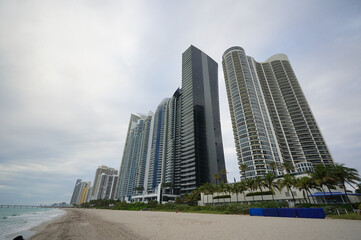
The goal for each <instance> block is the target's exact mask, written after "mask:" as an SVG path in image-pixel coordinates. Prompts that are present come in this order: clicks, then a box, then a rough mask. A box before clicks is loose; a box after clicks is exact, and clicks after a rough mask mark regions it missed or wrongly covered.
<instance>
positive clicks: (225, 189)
mask: <svg viewBox="0 0 361 240" xmlns="http://www.w3.org/2000/svg"><path fill="white" fill-rule="evenodd" d="M218 187H219V192H220V193H223V194H227V193H228V190H229V188H228V184H225V183H221V184H219V185H218ZM223 202H226V199H225V198H223Z"/></svg>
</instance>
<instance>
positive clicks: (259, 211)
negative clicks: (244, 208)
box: [249, 208, 263, 216]
mask: <svg viewBox="0 0 361 240" xmlns="http://www.w3.org/2000/svg"><path fill="white" fill-rule="evenodd" d="M249 215H250V216H263V211H262V208H250V209H249Z"/></svg>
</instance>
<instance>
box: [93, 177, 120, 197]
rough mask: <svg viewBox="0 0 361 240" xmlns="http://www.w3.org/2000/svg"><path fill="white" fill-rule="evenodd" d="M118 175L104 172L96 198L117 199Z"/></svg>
mask: <svg viewBox="0 0 361 240" xmlns="http://www.w3.org/2000/svg"><path fill="white" fill-rule="evenodd" d="M117 183H118V175H108V174H105V173H102V175H101V178H100V183H99V189H98V191H97V192H98V194H97V197H96V199H115V198H116V192H115V190H116V186H117Z"/></svg>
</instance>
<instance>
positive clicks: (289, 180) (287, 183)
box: [278, 174, 296, 202]
mask: <svg viewBox="0 0 361 240" xmlns="http://www.w3.org/2000/svg"><path fill="white" fill-rule="evenodd" d="M278 183H279V187H280V190H282V189H283V188H284V187H286V188H287V190H288V192H291V195H292V199H293V202H296V200H295V196H294V195H293V192H292V187H294V185H295V183H296V180H295V177H293V176H291V175H290V174H285V175H284V176H283V179H280V180H279V181H278Z"/></svg>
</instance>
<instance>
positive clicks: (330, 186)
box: [178, 162, 361, 204]
mask: <svg viewBox="0 0 361 240" xmlns="http://www.w3.org/2000/svg"><path fill="white" fill-rule="evenodd" d="M269 165H270V167H271V168H272V169H273V172H276V168H278V166H277V165H276V163H275V162H273V163H270V164H269ZM247 168H248V167H247V165H244V164H241V165H240V170H241V171H242V173H243V176H245V179H244V180H243V181H240V182H236V183H234V184H226V182H225V181H223V182H219V180H220V179H221V175H225V174H226V172H225V170H224V171H223V170H222V171H221V173H220V174H215V175H214V176H213V177H214V179H215V180H216V184H211V183H205V184H203V185H202V186H200V187H198V188H197V189H195V190H194V191H193V192H192V193H191V194H187V195H184V196H182V198H180V199H179V200H178V201H179V202H182V203H187V204H196V202H197V201H198V200H199V198H200V194H201V193H204V194H205V195H207V197H208V195H212V196H213V194H214V193H224V194H225V195H223V196H219V197H218V198H230V197H231V196H230V194H231V193H233V194H236V197H237V202H238V200H239V199H238V198H239V194H243V200H244V201H246V196H252V198H253V201H254V196H257V195H259V196H261V199H262V201H263V200H264V199H263V196H264V195H272V199H273V200H274V195H275V192H276V191H279V192H281V191H282V190H283V189H284V188H286V189H287V191H288V192H290V193H291V195H292V199H293V201H295V197H294V194H293V191H292V190H293V189H299V190H300V191H302V192H303V193H304V194H303V196H304V199H305V202H307V203H310V204H312V203H313V204H316V201H315V199H314V198H313V196H312V194H311V190H312V189H317V190H318V191H320V192H323V194H324V196H325V194H326V191H327V192H329V193H330V195H331V199H333V201H334V202H335V198H334V197H333V193H332V190H334V189H335V187H336V186H339V187H341V188H342V189H343V191H344V193H345V196H346V200H347V202H348V203H351V201H350V199H349V197H348V195H347V189H346V184H349V185H350V186H351V187H353V188H354V189H356V192H359V191H360V183H358V182H359V181H361V178H360V175H359V173H358V171H357V170H356V169H354V168H349V167H346V166H345V165H344V164H339V163H336V164H335V165H323V164H319V165H316V167H315V168H314V170H313V171H307V173H308V174H309V175H308V176H303V177H301V178H296V177H295V176H293V175H292V174H291V172H292V170H294V169H293V165H291V164H289V163H285V164H284V165H283V168H284V169H285V170H286V172H287V173H286V174H284V175H282V178H278V177H277V176H276V175H275V174H273V173H267V174H266V175H265V176H263V177H260V176H257V177H256V178H247V177H246V175H245V172H246V171H247V170H248V169H247ZM357 187H358V188H357ZM265 190H268V191H265ZM246 191H248V192H249V193H248V194H245V192H246ZM227 194H228V195H227ZM309 196H311V198H312V201H311V199H310V197H309ZM215 198H217V196H216V197H215ZM213 199H214V198H213ZM229 201H231V199H229ZM207 202H209V201H207ZM325 203H326V202H325ZM327 203H330V202H329V200H327Z"/></svg>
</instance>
